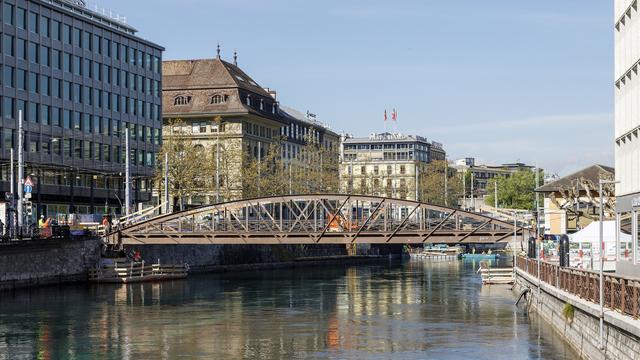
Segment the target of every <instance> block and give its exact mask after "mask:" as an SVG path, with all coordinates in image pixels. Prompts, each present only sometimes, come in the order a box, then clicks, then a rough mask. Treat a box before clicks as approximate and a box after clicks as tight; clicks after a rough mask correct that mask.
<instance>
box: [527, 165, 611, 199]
mask: <svg viewBox="0 0 640 360" xmlns="http://www.w3.org/2000/svg"><path fill="white" fill-rule="evenodd" d="M601 174H611V175H614V174H615V169H614V168H612V167H610V166H605V165H591V166H589V167H587V168H584V169H582V170H580V171H577V172H575V173H573V174H570V175H567V176H565V177H561V178H560V179H558V180H555V181H552V182H550V183H548V184H545V185H543V186H540V187H539V188H537V189H536V191H537V192H552V191H558V190H559V189H560V188H561V187H571V186H573V185H572V183H574V184H575V180H576V179H586V180H590V181H591V182H593V183H594V184H597V183H598V180H599V179H600V175H601Z"/></svg>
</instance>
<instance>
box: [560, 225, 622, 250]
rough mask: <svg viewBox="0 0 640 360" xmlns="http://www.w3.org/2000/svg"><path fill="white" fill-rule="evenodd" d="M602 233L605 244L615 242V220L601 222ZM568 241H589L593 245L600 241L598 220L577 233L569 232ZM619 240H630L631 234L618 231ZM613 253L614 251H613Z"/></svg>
mask: <svg viewBox="0 0 640 360" xmlns="http://www.w3.org/2000/svg"><path fill="white" fill-rule="evenodd" d="M602 235H603V237H604V242H605V244H608V243H612V244H614V245H615V243H616V222H615V220H607V221H603V222H602ZM569 241H571V242H579V243H583V242H590V243H592V244H594V245H596V244H598V243H600V222H599V221H594V222H592V223H591V224H589V225H587V227H585V228H584V229H582V230H580V231H578V232H577V233H573V234H569ZM620 242H622V243H625V242H631V235H630V234H625V233H623V232H620ZM598 248H599V247H598ZM614 255H615V253H614Z"/></svg>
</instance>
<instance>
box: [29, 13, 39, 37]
mask: <svg viewBox="0 0 640 360" xmlns="http://www.w3.org/2000/svg"><path fill="white" fill-rule="evenodd" d="M29 31H31V32H34V33H36V34H37V33H38V14H36V13H34V12H32V11H29Z"/></svg>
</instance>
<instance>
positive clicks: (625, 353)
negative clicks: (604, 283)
mask: <svg viewBox="0 0 640 360" xmlns="http://www.w3.org/2000/svg"><path fill="white" fill-rule="evenodd" d="M526 288H529V289H531V292H530V296H531V298H530V306H531V310H532V311H536V312H537V313H538V314H539V315H540V316H541V317H542V319H544V320H545V321H547V322H548V323H549V324H551V325H552V327H553V328H554V329H555V330H556V331H557V332H558V333H560V334H561V335H562V336H563V337H564V339H565V340H566V341H567V342H568V343H569V344H570V345H571V346H572V347H573V348H574V349H575V350H576V352H578V354H580V356H581V358H582V359H589V360H596V359H597V360H600V359H615V360H632V359H640V320H635V319H633V318H631V317H630V316H625V315H622V314H620V313H618V312H615V311H613V310H609V309H606V308H605V316H604V336H603V338H604V349H603V350H601V349H600V305H599V304H594V303H591V302H588V301H585V300H583V299H581V298H579V297H577V296H575V295H572V294H569V293H567V292H565V291H562V290H560V289H558V288H556V287H554V286H551V285H548V284H546V283H544V282H543V283H541V286H540V295H539V296H538V281H537V280H536V279H535V278H534V277H533V276H531V275H529V274H527V273H525V272H523V271H521V270H517V276H516V282H515V285H514V291H515V294H516V295H519V294H520V293H521V292H522V291H523V290H524V289H526ZM567 303H568V304H571V305H572V306H573V308H574V317H573V319H572V320H569V319H565V317H564V315H563V308H564V306H565V304H567Z"/></svg>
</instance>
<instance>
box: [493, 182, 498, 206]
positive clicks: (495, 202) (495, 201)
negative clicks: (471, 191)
mask: <svg viewBox="0 0 640 360" xmlns="http://www.w3.org/2000/svg"><path fill="white" fill-rule="evenodd" d="M493 184H494V186H493V207H494V208H496V210H497V209H498V180H497V179H496V180H495V182H494V183H493Z"/></svg>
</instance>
